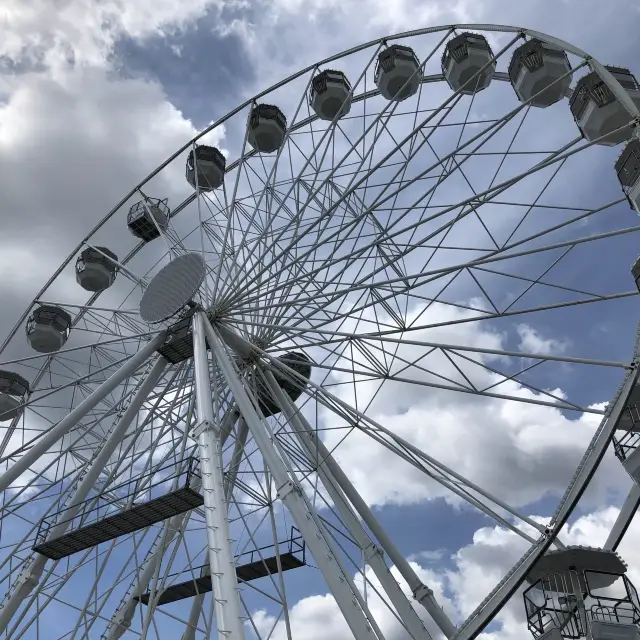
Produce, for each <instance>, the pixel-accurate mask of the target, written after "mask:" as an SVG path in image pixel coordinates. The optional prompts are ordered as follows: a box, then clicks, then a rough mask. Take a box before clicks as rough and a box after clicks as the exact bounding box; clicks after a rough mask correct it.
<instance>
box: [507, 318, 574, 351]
mask: <svg viewBox="0 0 640 640" xmlns="http://www.w3.org/2000/svg"><path fill="white" fill-rule="evenodd" d="M517 331H518V335H519V336H520V344H519V345H518V348H519V349H520V350H521V351H523V352H525V353H535V354H540V355H547V354H552V355H560V354H561V353H562V352H563V351H564V350H565V349H566V348H567V346H568V345H567V341H566V340H558V339H556V338H545V337H543V336H542V334H541V333H540V332H539V331H538V330H537V329H535V328H534V327H532V326H530V325H528V324H520V325H518V327H517Z"/></svg>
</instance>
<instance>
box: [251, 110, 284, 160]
mask: <svg viewBox="0 0 640 640" xmlns="http://www.w3.org/2000/svg"><path fill="white" fill-rule="evenodd" d="M286 133H287V119H286V118H285V116H284V114H283V113H282V111H280V109H278V107H275V106H273V105H270V104H259V105H256V106H255V107H254V108H253V110H252V111H251V116H250V118H249V131H248V132H247V142H248V143H249V144H250V145H251V146H252V147H253V148H254V149H255V150H256V151H257V152H259V153H273V152H274V151H277V150H278V149H279V148H280V147H281V146H282V143H283V142H284V138H285V135H286Z"/></svg>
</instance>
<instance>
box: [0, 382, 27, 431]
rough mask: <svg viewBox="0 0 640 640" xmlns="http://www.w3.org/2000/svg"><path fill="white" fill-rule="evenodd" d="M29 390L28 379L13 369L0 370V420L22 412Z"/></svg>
mask: <svg viewBox="0 0 640 640" xmlns="http://www.w3.org/2000/svg"><path fill="white" fill-rule="evenodd" d="M29 392H30V389H29V381H28V380H25V378H23V377H22V376H21V375H18V374H17V373H14V372H13V371H2V370H0V422H8V421H9V420H13V419H14V418H17V417H19V416H20V415H21V414H22V411H23V406H24V403H25V402H26V401H27V399H28V397H29Z"/></svg>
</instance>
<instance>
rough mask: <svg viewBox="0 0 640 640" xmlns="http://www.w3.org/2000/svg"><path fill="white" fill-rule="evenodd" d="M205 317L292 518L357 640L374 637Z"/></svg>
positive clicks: (211, 339) (226, 375)
mask: <svg viewBox="0 0 640 640" xmlns="http://www.w3.org/2000/svg"><path fill="white" fill-rule="evenodd" d="M202 319H203V322H204V329H205V332H206V334H207V340H208V342H209V346H210V347H211V352H212V353H213V354H214V356H215V358H216V360H217V362H218V366H219V367H220V370H221V371H222V374H223V376H224V378H225V379H226V381H227V383H228V385H229V388H230V389H231V392H232V393H233V397H234V399H235V401H236V403H237V404H238V408H239V409H240V413H241V414H242V416H243V417H244V419H245V420H246V421H247V425H248V427H249V431H250V432H251V435H252V436H253V440H254V442H255V443H256V445H257V447H258V449H260V453H261V454H262V457H263V459H264V461H265V464H266V465H267V467H268V468H269V471H270V472H271V474H272V476H273V479H274V480H275V483H276V487H277V490H278V497H279V498H280V500H282V502H283V503H284V505H285V506H286V507H287V508H288V509H289V512H290V513H291V516H292V518H293V519H294V520H295V522H296V526H297V527H298V529H299V531H300V533H301V534H302V536H303V538H304V540H305V542H306V544H307V546H308V547H309V550H310V551H311V553H312V555H313V557H314V560H315V562H316V564H317V565H318V568H319V569H320V571H321V572H322V575H323V577H324V579H325V581H326V582H327V585H328V587H329V589H330V590H331V592H332V594H333V596H334V598H335V600H336V604H337V605H338V607H339V608H340V610H341V611H342V614H343V615H344V618H345V620H346V622H347V624H348V625H349V628H350V629H351V633H352V634H353V636H354V638H355V640H373V638H376V634H375V633H374V631H373V628H372V624H373V622H370V621H369V620H368V619H367V616H366V615H365V611H364V609H363V608H362V605H361V602H360V594H359V593H357V590H354V589H353V588H352V586H351V582H352V581H351V579H350V577H349V576H348V575H347V573H346V572H345V571H344V570H343V568H342V566H341V565H342V561H341V559H340V557H339V556H338V555H337V554H336V553H335V552H334V551H333V549H332V546H333V545H331V543H330V542H329V540H328V539H327V537H326V534H325V530H324V526H323V525H322V524H321V523H320V521H319V518H318V517H317V515H316V514H315V512H314V511H313V509H312V508H311V505H310V504H309V503H308V502H307V499H306V496H305V494H304V492H303V491H302V489H301V488H300V486H299V485H298V482H297V479H296V478H294V477H292V476H290V475H289V473H288V472H287V468H286V467H285V465H284V463H283V461H282V459H281V458H280V456H279V455H278V453H277V451H276V449H275V446H274V444H273V442H271V438H270V435H269V433H268V430H267V429H266V428H265V424H264V422H263V420H264V419H263V418H261V417H260V414H258V412H257V410H256V408H255V406H254V405H253V403H252V401H251V399H250V397H249V395H248V394H247V391H246V389H245V388H244V385H243V383H242V381H241V380H240V378H239V377H238V375H237V373H236V371H235V369H234V367H233V362H232V361H231V359H230V358H229V355H228V354H227V353H226V352H225V350H224V348H223V346H222V343H221V342H220V339H219V338H218V336H217V335H216V333H215V331H214V329H213V327H212V326H211V324H210V323H209V320H208V318H207V317H206V316H203V317H202ZM365 606H366V605H365Z"/></svg>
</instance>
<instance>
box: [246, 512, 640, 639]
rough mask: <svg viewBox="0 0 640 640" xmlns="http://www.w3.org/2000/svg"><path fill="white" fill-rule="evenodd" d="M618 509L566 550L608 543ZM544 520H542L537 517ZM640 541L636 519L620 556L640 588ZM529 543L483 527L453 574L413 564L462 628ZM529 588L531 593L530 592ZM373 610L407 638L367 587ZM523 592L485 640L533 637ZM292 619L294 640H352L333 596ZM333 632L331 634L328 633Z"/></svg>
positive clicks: (577, 528) (296, 609)
mask: <svg viewBox="0 0 640 640" xmlns="http://www.w3.org/2000/svg"><path fill="white" fill-rule="evenodd" d="M618 513H619V512H618V509H616V508H614V507H609V508H606V509H604V510H601V511H596V512H593V513H590V514H588V515H585V516H582V517H581V518H579V519H578V520H576V521H575V522H574V523H573V524H572V525H571V526H566V527H565V529H564V531H563V533H562V538H563V541H564V542H565V543H567V544H575V545H587V546H599V545H602V544H603V543H604V541H605V540H606V536H607V534H608V532H609V530H610V529H611V527H612V525H613V523H614V522H615V519H616V517H617V515H618ZM532 517H533V518H534V519H537V520H539V519H540V518H539V517H535V516H532ZM638 535H640V518H639V517H636V518H635V519H634V521H633V522H632V524H631V526H630V528H629V530H628V533H627V536H626V538H625V540H624V541H623V543H622V545H621V547H620V549H619V553H620V555H621V556H622V558H623V559H624V560H625V561H626V562H627V564H629V565H630V567H631V568H630V569H629V571H628V577H629V578H630V579H631V580H632V582H635V584H636V585H638V584H640V582H639V580H640V573H639V572H638V567H640V549H638V546H637V544H635V543H634V541H635V540H637V536H638ZM526 544H527V543H526V542H524V541H523V540H522V538H520V537H518V536H517V535H516V534H515V533H513V532H511V531H508V530H506V529H503V528H501V527H484V528H482V529H478V530H477V531H476V532H475V533H474V535H473V542H472V543H471V544H469V545H467V546H464V547H462V548H461V549H459V550H458V551H457V552H455V553H454V554H453V556H452V557H451V560H452V563H453V568H452V569H449V570H439V571H434V570H431V569H427V568H425V566H424V565H423V566H421V565H420V564H418V563H417V562H412V566H413V568H414V570H416V572H417V573H418V575H419V576H420V578H421V579H422V580H423V582H424V583H425V584H428V585H429V586H430V587H431V588H432V589H433V590H434V594H435V596H436V599H437V600H438V602H440V603H441V604H442V605H443V606H444V608H445V611H446V612H447V613H448V615H449V616H450V617H451V618H452V619H454V620H455V622H456V623H457V624H459V623H460V622H461V621H462V620H463V619H464V618H465V617H466V616H467V615H469V614H470V613H471V612H472V611H473V610H474V609H475V608H476V606H477V605H478V604H479V603H480V602H481V601H482V600H483V599H484V598H485V597H486V596H487V595H488V593H489V592H490V591H491V590H492V589H493V587H494V586H495V585H496V583H497V582H498V581H499V580H500V579H501V578H502V576H503V575H504V574H505V573H506V572H507V571H508V570H509V569H510V568H511V567H512V566H513V564H514V563H515V562H516V561H517V560H518V559H519V558H520V557H521V555H522V554H523V553H524V551H525V550H526V548H527V547H526ZM392 573H393V574H394V575H395V576H396V579H397V580H398V581H399V583H400V584H401V585H402V586H403V588H404V589H405V591H406V592H407V593H408V590H407V588H406V585H404V583H403V581H402V579H401V578H400V576H399V574H398V573H397V570H396V569H395V567H394V568H393V569H392ZM367 578H368V579H370V580H371V584H372V585H374V586H375V587H376V588H379V583H378V582H377V581H376V580H375V577H372V575H371V571H370V570H369V569H368V570H367ZM356 584H357V585H358V587H359V588H360V591H361V593H363V592H364V591H363V581H362V579H361V577H360V576H358V577H357V578H356ZM525 588H526V587H525ZM368 589H369V598H368V604H369V606H370V608H371V611H372V613H373V615H374V617H375V618H376V620H377V621H378V622H379V624H380V627H381V629H382V631H383V633H384V634H385V637H386V638H387V639H388V640H400V639H401V638H406V637H407V636H406V633H404V632H403V629H402V627H401V626H400V624H399V623H398V622H397V619H395V618H394V616H393V614H391V613H390V611H389V609H388V607H387V606H386V604H385V603H384V602H383V601H382V600H381V599H380V598H379V597H377V596H376V595H371V594H372V593H373V592H372V590H371V586H370V585H369V586H368ZM445 589H446V593H447V594H450V596H451V599H449V598H447V597H446V596H445V595H444V590H445ZM521 591H522V589H521V590H520V591H519V593H518V594H517V595H516V596H514V598H512V600H511V601H510V602H509V603H508V605H507V606H506V607H505V608H504V609H503V610H502V611H501V612H500V613H499V614H498V616H497V618H496V621H497V622H498V623H499V625H500V629H499V630H498V631H495V632H490V633H483V634H482V635H481V636H480V637H481V638H482V639H483V640H493V639H496V640H497V639H498V638H499V639H500V640H516V638H518V639H521V638H528V637H530V635H529V631H528V630H527V628H526V621H525V616H524V605H523V601H522V595H521ZM416 611H418V613H419V614H420V615H421V617H423V619H424V620H425V622H426V623H427V625H428V628H429V631H430V632H431V633H432V635H433V637H434V638H438V637H440V638H441V637H443V636H442V635H441V634H439V633H438V632H437V631H436V629H435V628H434V625H433V622H432V621H431V620H430V619H429V618H428V616H426V615H425V612H424V610H422V609H421V607H419V606H417V607H416ZM290 619H291V627H292V634H293V637H295V638H302V639H303V640H320V639H322V638H326V637H331V638H335V640H347V639H349V638H350V637H351V635H350V633H349V630H348V628H347V627H346V624H345V623H344V621H343V618H342V615H341V613H340V610H339V608H338V606H337V604H336V602H335V600H334V599H333V597H332V596H331V595H330V594H324V595H314V596H311V597H308V598H303V599H302V600H299V601H298V602H295V604H293V605H292V606H291V610H290ZM255 620H256V622H257V627H258V629H259V630H260V631H263V630H270V629H271V627H272V626H273V625H274V622H275V619H274V618H273V617H271V616H268V615H266V613H265V612H258V613H257V615H256V617H255ZM328 630H331V633H328ZM273 638H274V639H275V640H281V639H283V638H286V633H285V627H284V622H283V621H280V622H278V623H277V624H276V626H275V632H274V635H273Z"/></svg>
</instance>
